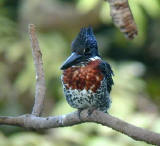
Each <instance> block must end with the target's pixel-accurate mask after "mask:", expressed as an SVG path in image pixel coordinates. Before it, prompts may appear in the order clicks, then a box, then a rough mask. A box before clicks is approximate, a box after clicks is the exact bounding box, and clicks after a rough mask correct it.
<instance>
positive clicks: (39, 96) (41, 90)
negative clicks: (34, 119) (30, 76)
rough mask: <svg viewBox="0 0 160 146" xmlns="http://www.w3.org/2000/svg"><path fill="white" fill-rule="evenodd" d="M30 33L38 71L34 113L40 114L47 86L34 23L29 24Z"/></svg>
mask: <svg viewBox="0 0 160 146" xmlns="http://www.w3.org/2000/svg"><path fill="white" fill-rule="evenodd" d="M29 35H30V40H31V46H32V55H33V60H34V65H35V71H36V92H35V104H34V106H33V110H32V114H33V115H35V116H40V115H41V113H42V110H43V103H44V98H45V91H46V86H45V78H44V71H43V62H42V53H41V50H40V47H39V43H38V40H37V37H36V34H35V26H34V24H29Z"/></svg>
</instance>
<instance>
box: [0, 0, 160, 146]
mask: <svg viewBox="0 0 160 146" xmlns="http://www.w3.org/2000/svg"><path fill="white" fill-rule="evenodd" d="M129 3H130V6H131V9H132V12H133V15H134V17H135V21H136V23H137V26H138V31H139V34H138V36H137V37H136V39H134V40H133V41H128V40H126V39H125V38H124V36H123V34H122V33H120V31H119V30H118V29H117V28H116V27H115V26H114V25H113V23H112V20H111V17H110V14H109V5H108V3H107V2H104V1H103V0H45V1H42V0H0V115H1V116H2V115H13V116H15V115H20V114H24V113H30V112H31V110H32V106H33V102H34V92H35V91H34V88H35V72H34V66H33V59H32V53H31V47H30V41H29V35H28V31H27V29H28V24H29V23H34V24H35V25H36V26H37V36H38V39H39V43H40V47H41V49H42V53H43V61H44V68H45V76H46V85H47V95H46V99H45V109H44V114H43V115H44V116H48V115H59V114H65V113H68V112H71V111H74V110H75V109H72V108H71V107H70V106H69V105H68V104H67V102H66V101H65V99H64V95H63V92H62V86H61V81H60V75H61V71H60V69H59V68H60V66H61V64H62V63H63V61H64V60H65V59H66V58H67V56H68V55H69V54H70V46H71V45H70V44H71V42H72V40H73V38H74V37H75V36H76V34H77V33H78V32H79V30H80V28H81V27H84V26H89V25H91V26H93V28H94V32H95V35H96V38H97V41H98V45H99V51H100V54H101V56H102V57H103V59H104V60H106V61H108V62H109V63H110V64H111V66H112V69H113V71H114V73H115V76H114V82H115V85H114V87H113V90H112V93H111V96H112V106H111V108H110V110H109V113H110V114H111V115H114V116H116V117H118V118H120V119H123V120H125V121H127V122H130V123H132V124H134V125H137V126H140V127H144V128H146V129H150V130H153V131H155V132H159V133H160V116H159V115H160V0H132V1H131V0H130V1H129ZM69 145H74V146H82V145H83V146H100V145H102V146H103V145H108V146H148V144H145V143H143V142H136V141H134V140H132V139H131V138H129V137H127V136H125V135H123V134H120V133H118V132H116V131H114V130H112V129H110V128H107V127H103V126H101V125H97V124H92V123H89V124H87V123H86V124H82V125H77V126H73V127H68V128H58V129H50V130H44V131H39V132H34V131H27V130H26V129H23V128H17V127H12V126H0V146H69Z"/></svg>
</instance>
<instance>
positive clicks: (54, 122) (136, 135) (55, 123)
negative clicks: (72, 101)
mask: <svg viewBox="0 0 160 146" xmlns="http://www.w3.org/2000/svg"><path fill="white" fill-rule="evenodd" d="M85 122H94V123H98V124H102V125H103V126H107V127H110V128H112V129H114V130H116V131H119V132H121V133H123V134H125V135H128V136H129V137H131V138H133V139H135V140H139V141H144V142H147V143H149V144H154V145H160V134H158V133H155V132H151V131H149V130H145V129H143V128H139V127H136V126H134V125H131V124H129V123H127V122H124V121H122V120H120V119H118V118H115V117H113V116H111V115H109V114H105V113H103V112H101V111H96V110H95V111H94V112H93V113H92V114H91V116H88V110H84V111H82V112H81V120H80V119H79V117H78V113H77V112H73V113H70V114H67V115H62V116H53V117H36V116H34V115H22V116H18V117H0V124H7V125H16V126H21V127H25V128H31V129H48V128H58V127H66V126H73V125H77V124H81V123H85Z"/></svg>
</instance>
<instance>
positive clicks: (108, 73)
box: [100, 61, 114, 93]
mask: <svg viewBox="0 0 160 146" xmlns="http://www.w3.org/2000/svg"><path fill="white" fill-rule="evenodd" d="M100 69H101V71H102V73H103V74H104V75H105V77H106V79H107V90H108V92H109V93H110V92H111V89H112V85H113V84H114V82H113V79H112V76H113V75H114V74H113V71H112V69H111V66H110V65H109V64H108V63H107V62H104V61H102V62H101V63H100Z"/></svg>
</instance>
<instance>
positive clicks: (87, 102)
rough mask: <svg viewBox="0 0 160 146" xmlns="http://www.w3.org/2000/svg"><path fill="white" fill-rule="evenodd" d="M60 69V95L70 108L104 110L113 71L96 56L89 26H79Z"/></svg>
mask: <svg viewBox="0 0 160 146" xmlns="http://www.w3.org/2000/svg"><path fill="white" fill-rule="evenodd" d="M61 69H62V70H63V73H62V77H61V80H62V85H63V89H64V94H65V97H66V100H67V102H68V104H69V105H70V106H71V107H73V108H77V109H86V108H94V109H98V110H100V111H103V112H107V110H108V108H109V107H110V103H111V100H110V95H109V94H110V91H111V87H112V85H113V80H112V75H113V72H112V70H111V67H110V65H109V64H108V63H107V62H104V61H103V60H102V59H101V58H100V56H99V54H98V47H97V42H96V39H95V37H94V35H93V32H92V29H91V28H83V29H81V31H80V33H79V34H78V36H77V37H76V39H75V40H74V41H73V43H72V55H71V56H70V57H69V58H68V59H67V60H66V62H65V63H64V64H63V65H62V67H61Z"/></svg>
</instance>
